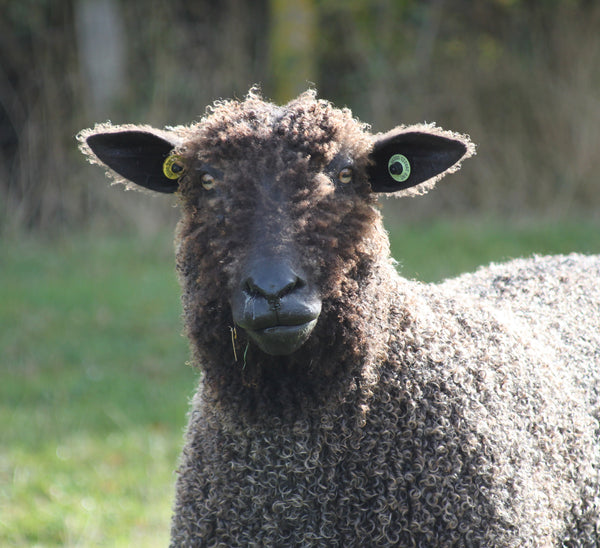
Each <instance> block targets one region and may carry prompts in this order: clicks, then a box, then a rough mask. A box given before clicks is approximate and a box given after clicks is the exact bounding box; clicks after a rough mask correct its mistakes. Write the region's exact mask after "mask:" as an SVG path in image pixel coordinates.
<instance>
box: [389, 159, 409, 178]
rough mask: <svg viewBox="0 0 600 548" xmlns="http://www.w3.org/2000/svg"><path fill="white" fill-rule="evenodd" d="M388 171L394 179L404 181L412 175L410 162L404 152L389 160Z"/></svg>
mask: <svg viewBox="0 0 600 548" xmlns="http://www.w3.org/2000/svg"><path fill="white" fill-rule="evenodd" d="M388 172H389V174H390V177H391V178H392V179H394V181H398V182H399V183H403V182H404V181H406V179H408V178H409V177H410V162H409V161H408V158H407V157H406V156H404V155H403V154H394V155H393V156H392V157H391V158H390V161H389V162H388Z"/></svg>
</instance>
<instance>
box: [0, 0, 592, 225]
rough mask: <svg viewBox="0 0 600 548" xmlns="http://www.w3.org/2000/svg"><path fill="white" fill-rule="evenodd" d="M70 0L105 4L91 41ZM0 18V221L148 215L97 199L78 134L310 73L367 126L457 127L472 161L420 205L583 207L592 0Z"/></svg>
mask: <svg viewBox="0 0 600 548" xmlns="http://www.w3.org/2000/svg"><path fill="white" fill-rule="evenodd" d="M86 6H87V7H89V6H96V7H97V8H99V9H101V11H100V12H98V13H105V14H107V13H108V14H110V13H112V20H111V21H109V23H106V22H105V23H102V18H101V17H97V20H95V21H93V23H95V25H93V28H95V29H96V31H97V32H99V33H100V34H99V37H98V36H97V37H96V42H94V44H95V46H92V47H91V49H90V47H87V48H86V47H84V46H85V44H86V43H87V42H86V40H87V41H88V42H89V40H90V39H91V37H90V35H91V34H92V33H90V32H86V31H85V30H86V27H85V25H84V23H83V21H84V20H85V17H84V16H83V15H82V14H84V12H85V10H86V9H87V8H86ZM102 10H104V11H102ZM0 11H1V13H2V17H1V18H0V61H1V63H0V65H1V66H2V74H1V76H2V78H0V217H2V221H1V222H0V229H4V230H7V229H8V228H15V229H17V230H18V229H22V228H30V229H35V228H36V227H37V228H41V229H44V230H49V229H51V230H57V229H61V228H62V229H66V230H70V229H72V228H73V227H78V226H82V225H85V224H86V223H87V222H89V220H90V219H97V218H107V219H109V220H110V221H109V223H110V224H114V223H118V224H121V225H123V224H125V225H127V224H129V225H135V226H140V223H146V225H147V223H148V219H149V218H156V219H157V224H160V223H161V222H162V219H163V218H164V215H168V212H169V210H170V208H169V206H168V205H165V206H163V205H157V204H158V201H154V202H153V203H152V205H151V206H149V210H150V212H151V213H150V214H142V215H139V214H135V213H132V211H135V209H134V210H132V209H130V208H129V206H123V205H122V204H121V197H120V195H118V194H117V193H114V192H106V190H105V189H104V188H103V187H104V186H105V185H104V184H103V183H104V179H103V177H102V175H101V174H100V172H99V171H94V170H90V169H89V168H88V167H86V165H85V164H84V162H83V161H82V159H81V158H80V156H79V155H78V153H77V151H76V149H75V142H74V136H75V134H76V133H77V131H78V130H79V129H80V128H82V127H86V126H89V125H92V124H93V123H94V122H95V121H103V120H105V119H107V118H110V119H112V120H113V122H115V123H121V122H127V121H131V122H147V123H151V124H154V125H158V126H162V125H166V124H176V123H187V122H189V121H190V120H192V119H194V118H197V117H199V116H201V115H202V113H203V109H204V107H205V105H207V104H209V103H210V102H212V100H214V99H215V98H219V97H230V96H232V95H233V96H235V95H237V96H241V95H243V94H245V92H246V91H247V90H248V88H249V87H250V86H251V85H252V84H254V83H261V84H262V86H263V88H264V92H265V95H267V96H269V97H273V98H274V99H276V100H277V101H285V100H287V99H289V98H290V96H291V95H294V94H295V93H297V91H298V90H300V89H303V88H305V87H306V86H308V85H309V82H312V83H314V84H315V85H316V86H317V88H318V89H319V91H320V94H321V96H324V97H327V98H329V99H331V100H333V101H334V102H336V103H337V104H340V105H348V106H350V107H351V108H352V109H353V110H354V112H355V113H356V114H357V115H358V116H359V117H361V118H362V119H363V120H365V121H369V122H372V124H373V127H374V129H375V130H377V131H384V130H387V129H389V128H390V127H392V126H394V125H396V124H397V123H399V122H405V123H413V122H421V121H424V120H426V121H436V122H437V123H439V125H441V126H444V127H448V128H452V129H456V130H458V131H461V132H468V133H470V134H471V136H472V138H473V140H474V141H475V142H477V143H478V144H479V156H478V157H477V158H476V159H475V160H474V161H472V162H470V163H469V164H468V165H467V166H465V168H464V170H463V171H462V172H461V175H460V177H459V178H458V179H457V178H455V180H454V181H453V182H452V185H448V186H451V190H448V191H447V192H446V193H445V194H444V193H441V194H439V195H438V194H436V195H435V196H434V197H433V199H432V200H430V201H428V202H427V204H429V205H428V207H427V208H425V209H424V210H423V211H421V213H422V214H424V215H425V216H431V215H433V214H434V213H435V214H437V213H436V212H437V211H438V210H440V209H442V210H443V211H445V212H447V213H448V214H455V215H456V214H460V215H462V214H464V213H465V212H469V211H474V210H479V211H488V212H493V213H495V214H496V215H501V216H504V217H509V216H510V217H517V218H519V217H523V216H526V215H529V214H532V213H533V214H539V213H540V212H545V213H548V212H550V213H551V214H552V215H554V216H558V217H563V218H566V217H577V216H581V215H585V216H591V217H594V216H597V211H598V210H599V209H600V208H599V207H598V206H599V205H600V190H599V185H598V175H597V174H598V173H599V171H600V155H598V154H597V150H598V149H599V145H600V142H599V139H600V137H599V135H598V132H597V131H596V128H597V127H598V125H599V124H600V101H599V99H598V94H597V90H598V88H599V86H600V58H599V56H600V53H599V52H600V33H598V32H597V29H598V26H599V24H600V5H599V4H598V3H597V2H593V1H590V0H549V1H547V2H537V1H534V0H483V1H481V2H476V3H474V2H468V1H467V0H430V1H427V2H419V1H417V0H349V1H339V0H327V1H325V0H294V1H290V2H282V1H279V0H269V1H267V0H261V1H260V2H258V3H257V2H239V1H236V0H226V1H224V2H210V1H208V0H201V1H199V2H193V3H190V2H185V1H184V0H173V1H172V2H169V3H164V2H160V1H159V0H149V1H147V2H140V1H132V2H124V1H122V0H60V1H53V2H50V1H34V0H26V1H23V2H13V1H11V0H0ZM103 25H104V26H103ZM102 29H104V31H102ZM102 32H105V33H108V34H106V36H104V37H103V35H102ZM116 43H121V44H122V51H121V52H120V54H119V55H120V58H121V59H120V63H119V64H118V66H120V67H121V68H120V69H119V70H118V71H117V72H118V81H119V85H117V86H116V87H115V89H114V90H113V92H112V96H109V97H108V98H107V99H106V100H103V101H99V100H98V94H99V93H100V91H99V87H101V84H99V83H98V78H97V77H96V79H94V78H92V77H91V74H92V73H93V68H94V67H95V66H97V65H99V64H100V61H101V60H102V59H103V58H104V57H106V56H107V53H108V50H107V49H106V47H107V45H108V44H113V45H114V44H116ZM90 51H91V53H90ZM104 80H107V78H104ZM100 82H102V79H100ZM144 211H146V210H145V209H144Z"/></svg>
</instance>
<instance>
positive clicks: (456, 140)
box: [368, 125, 475, 192]
mask: <svg viewBox="0 0 600 548" xmlns="http://www.w3.org/2000/svg"><path fill="white" fill-rule="evenodd" d="M474 153H475V146H474V145H473V143H472V142H471V141H470V140H469V138H468V137H466V136H464V135H459V134H457V133H452V132H451V131H444V130H442V129H440V128H436V127H435V126H430V125H419V126H409V127H397V128H394V129H393V130H391V131H388V132H387V133H384V134H382V135H377V136H376V137H375V141H374V144H373V150H372V152H371V155H370V160H371V164H370V166H369V168H368V176H369V181H370V183H371V188H372V190H373V192H397V191H399V190H405V189H407V188H411V187H416V186H417V185H421V184H422V183H427V184H423V185H422V186H421V187H420V188H419V189H415V190H417V192H418V191H426V190H428V189H429V188H431V187H432V186H433V185H434V184H435V183H436V182H437V181H438V180H439V179H441V178H442V177H443V176H444V175H446V174H448V173H452V172H454V171H456V170H457V169H458V168H459V167H460V163H461V161H462V160H464V159H465V158H468V157H469V156H472V155H473V154H474Z"/></svg>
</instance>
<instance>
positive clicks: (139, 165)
mask: <svg viewBox="0 0 600 548" xmlns="http://www.w3.org/2000/svg"><path fill="white" fill-rule="evenodd" d="M80 140H81V142H82V149H83V151H84V152H85V153H86V154H88V156H89V157H90V158H91V159H92V161H94V162H96V163H101V164H103V165H105V166H108V167H109V168H110V171H109V172H110V173H111V174H112V175H113V176H114V177H115V178H116V179H117V180H125V181H126V182H127V183H128V184H130V186H138V187H144V188H147V189H150V190H153V191H158V192H163V193H173V192H176V193H178V194H179V196H180V200H181V205H182V210H183V215H182V221H181V223H180V226H179V229H178V270H179V273H180V277H181V280H182V285H183V289H184V298H183V300H184V307H185V311H186V319H187V322H186V323H187V327H188V331H189V333H190V336H191V337H192V338H193V340H195V341H197V342H198V343H199V345H200V346H203V347H206V348H211V347H214V346H215V344H216V343H215V342H214V341H215V337H218V336H217V333H218V332H219V333H221V336H220V337H218V338H220V339H222V338H223V337H225V338H227V337H228V335H229V329H233V328H235V333H238V332H239V333H240V336H241V334H242V333H243V334H244V335H247V339H248V344H250V345H254V346H256V347H258V348H259V349H260V350H261V351H262V352H264V353H265V354H267V355H272V356H283V355H292V354H294V352H296V351H298V349H299V348H300V347H301V346H302V345H304V344H305V343H306V341H307V340H308V339H309V338H311V335H312V334H313V332H314V331H315V326H317V325H318V324H319V319H320V318H322V317H323V315H324V311H325V309H328V307H329V308H330V307H331V303H332V302H333V301H335V300H336V299H339V298H340V295H342V294H344V292H346V293H348V294H350V293H353V294H354V295H355V296H357V295H359V291H358V289H357V286H358V285H360V280H361V279H362V278H361V277H364V276H366V275H367V274H368V270H369V267H370V265H372V264H374V263H376V262H377V260H380V259H381V258H386V257H387V254H388V249H387V245H388V244H387V238H386V236H385V234H384V232H383V231H382V230H381V226H380V222H379V212H378V210H377V208H376V193H380V192H385V193H388V192H399V193H404V194H408V193H414V192H420V191H421V192H422V191H423V190H425V189H427V188H429V187H431V186H433V184H434V183H435V181H436V180H437V179H439V178H440V177H442V176H443V175H445V174H446V173H448V172H451V171H453V170H455V169H457V167H458V165H459V163H460V161H461V160H462V159H464V158H465V157H468V156H470V155H471V154H472V153H473V146H472V144H471V143H470V142H469V140H468V138H466V137H464V136H460V135H456V134H454V133H450V132H446V131H443V130H440V129H437V128H435V127H433V126H425V125H424V126H412V127H397V128H396V129H394V130H392V131H390V132H388V133H386V134H378V135H373V134H371V133H369V131H368V128H367V127H366V126H365V125H363V124H361V123H359V122H358V121H356V120H355V119H353V117H352V114H351V113H350V111H348V110H347V109H344V110H340V109H336V108H334V107H333V106H332V105H331V104H330V103H328V102H326V101H320V100H317V99H316V98H315V96H314V93H312V92H307V93H305V94H303V95H301V96H300V97H299V98H298V99H296V100H294V101H292V102H291V103H289V104H288V105H286V106H283V107H278V106H275V105H273V104H270V103H267V102H264V101H263V100H262V99H261V98H260V97H259V96H257V95H256V94H253V93H251V94H250V95H249V96H248V97H247V98H246V100H245V101H241V102H239V101H230V102H221V103H217V104H216V105H215V106H214V107H212V108H211V109H209V112H208V113H207V116H206V117H205V118H203V119H202V120H201V121H200V122H199V123H197V124H195V125H192V126H189V127H176V128H167V129H166V130H156V129H153V128H150V127H146V126H111V125H101V126H97V127H96V128H94V129H93V130H86V131H84V132H82V133H81V134H80ZM131 183H133V185H131ZM347 297H348V295H347ZM348 298H350V297H348ZM232 333H234V332H233V331H232ZM234 349H235V341H234ZM242 351H243V348H241V349H240V353H241V352H242Z"/></svg>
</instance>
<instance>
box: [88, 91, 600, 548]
mask: <svg viewBox="0 0 600 548" xmlns="http://www.w3.org/2000/svg"><path fill="white" fill-rule="evenodd" d="M135 129H136V127H135V126H134V127H130V126H127V127H126V128H123V126H120V127H113V126H107V125H104V126H97V127H96V128H95V129H93V130H88V131H86V132H83V133H82V134H81V137H80V139H81V141H82V143H83V144H82V149H83V150H84V152H85V153H86V154H88V155H90V156H91V157H92V158H93V160H94V161H96V162H99V163H102V164H105V165H108V166H110V167H112V168H113V169H115V170H116V171H117V173H118V174H120V176H121V177H128V178H130V181H132V182H133V183H134V184H136V185H141V186H147V187H148V188H152V186H151V185H155V182H153V181H158V184H159V185H163V186H161V187H160V188H168V187H167V186H165V185H167V184H168V182H165V181H162V180H160V178H155V179H152V177H158V176H156V175H155V173H154V172H152V173H151V172H150V171H147V172H146V171H144V172H143V174H142V175H139V173H137V172H136V173H135V174H134V175H127V174H125V170H123V169H122V168H121V164H120V162H121V161H122V160H121V158H122V155H113V156H111V155H110V154H108V153H106V151H105V150H104V149H103V148H102V147H101V145H102V146H104V142H103V141H102V142H100V141H98V142H96V141H94V136H96V135H99V134H102V135H103V136H105V137H106V135H108V137H106V139H108V140H111V137H114V135H116V134H117V133H119V134H121V132H123V131H124V130H125V131H129V130H135ZM141 131H142V132H150V133H152V134H154V135H156V136H158V137H159V138H160V139H164V138H166V139H167V140H168V141H169V142H170V143H171V145H170V147H171V148H172V149H173V150H172V152H175V153H177V154H178V155H179V156H178V158H179V161H180V162H181V164H182V166H184V168H185V172H184V175H183V176H182V177H181V178H180V179H179V180H178V181H177V190H178V192H179V195H180V198H181V207H182V220H181V222H180V224H179V227H178V231H177V237H176V246H177V269H178V272H179V276H180V280H181V285H182V289H183V298H182V299H183V306H184V317H185V325H186V331H187V334H188V336H189V338H190V341H191V348H192V352H193V355H194V360H195V363H196V364H197V365H198V367H199V368H200V369H201V371H202V373H203V376H202V381H201V386H200V389H199V391H198V393H197V395H196V397H195V399H194V402H193V405H192V411H191V413H190V420H189V426H188V430H187V442H186V446H185V449H184V453H183V457H182V461H181V466H180V469H179V477H178V481H177V495H176V503H175V516H174V519H173V526H172V540H171V542H172V546H182V547H191V546H222V547H232V546H327V547H329V546H338V547H349V546H357V547H364V546H420V547H438V546H465V547H467V546H481V547H515V548H516V547H519V548H521V547H525V546H535V547H543V546H571V547H575V546H597V545H598V534H599V519H600V518H599V515H600V487H599V485H600V481H599V474H600V445H599V438H600V431H599V423H598V418H599V409H598V408H599V405H600V404H599V386H598V379H599V376H600V374H599V372H600V284H599V283H598V280H599V279H600V258H599V257H585V256H577V255H572V256H568V257H555V258H539V257H535V258H532V259H529V260H518V261H514V262H511V263H507V264H504V265H492V266H490V267H488V268H484V269H481V270H479V271H477V272H476V273H474V274H468V275H464V276H461V277H459V278H457V279H454V280H449V281H447V282H444V283H441V284H437V285H430V284H421V283H418V282H415V281H409V280H406V279H403V278H401V277H400V276H399V275H398V274H397V273H396V271H395V269H394V267H393V265H392V261H391V259H390V257H389V244H388V238H387V234H386V233H385V231H384V229H383V226H382V223H381V216H380V213H379V210H378V209H377V206H376V194H375V193H374V192H372V190H376V189H377V188H376V183H375V181H374V180H375V178H376V177H379V175H377V173H379V172H378V171H377V169H378V165H376V164H378V163H381V158H380V156H381V154H380V153H379V152H377V151H381V150H384V151H385V152H386V154H387V148H386V147H387V146H388V144H387V143H392V145H393V146H399V145H398V143H400V142H402V143H404V140H405V139H406V140H408V141H410V142H409V143H408V144H407V145H406V147H407V148H406V151H407V152H405V153H406V155H407V157H409V159H410V160H411V165H412V167H413V172H418V170H419V169H421V167H420V166H421V165H422V166H424V167H423V170H425V171H424V173H426V175H423V177H421V178H420V179H419V180H418V181H419V182H418V184H417V183H415V184H413V185H412V186H411V187H406V188H401V190H400V192H401V193H403V194H410V193H414V192H415V191H416V192H419V191H421V190H424V189H427V188H429V187H431V186H432V184H433V183H434V182H435V181H436V180H437V179H439V178H440V177H441V176H443V175H445V174H446V173H448V172H450V171H454V170H455V169H457V167H458V165H459V163H460V160H462V159H464V158H466V157H468V156H470V155H471V154H472V153H473V146H472V145H471V144H470V142H469V141H468V139H467V138H466V137H464V136H459V135H456V134H452V133H450V132H444V131H442V130H439V129H437V128H435V127H433V126H413V127H411V128H398V129H397V130H395V133H393V135H392V132H390V134H385V135H383V136H381V135H376V136H374V135H372V134H370V133H369V132H368V128H367V127H366V126H364V125H362V124H360V123H359V122H357V121H356V120H355V119H353V117H352V114H351V113H350V112H349V111H348V110H340V109H336V108H334V107H333V106H332V105H331V104H330V103H328V102H325V101H321V100H317V99H316V98H315V94H314V93H313V92H307V93H305V94H303V95H301V96H300V97H299V98H297V99H296V100H294V101H292V102H291V103H289V104H287V105H285V106H283V107H277V106H275V105H272V104H270V103H267V102H265V101H263V100H262V99H261V98H260V96H259V95H258V94H257V93H256V92H251V93H250V94H249V96H248V97H247V98H246V99H245V100H244V101H226V102H220V103H217V104H215V106H214V107H212V108H211V109H210V110H209V112H207V115H206V116H205V117H204V118H203V119H202V120H201V121H200V122H199V123H197V124H195V125H192V126H190V127H186V128H181V127H179V128H172V129H171V130H169V129H167V130H163V132H157V131H156V130H152V129H151V128H150V129H149V128H146V127H142V129H141ZM169 132H172V134H171V135H170V136H168V137H165V136H166V135H167V134H168V133H169ZM431 136H433V139H434V140H433V141H430V140H429V137H431ZM137 137H139V135H138V136H137ZM137 137H136V135H133V134H129V133H127V134H125V133H123V141H124V142H125V141H127V140H129V139H130V138H131V139H134V138H136V139H137ZM158 137H157V138H158ZM103 138H104V137H103ZM438 138H439V139H441V140H442V141H444V142H445V140H448V141H452V142H454V143H458V145H460V148H459V150H460V153H457V155H456V157H455V158H454V157H453V158H454V159H453V160H452V161H451V162H448V163H447V165H446V164H443V167H439V169H438V170H437V171H436V172H435V173H429V172H428V171H427V169H429V167H428V166H430V165H433V163H435V162H437V161H438V160H437V159H436V158H438V156H439V155H438V156H435V155H430V154H431V151H430V148H431V147H434V148H435V147H437V146H438V145H437V143H438V141H437V140H435V139H438ZM111 142H112V141H111ZM440 142H441V141H440ZM160 143H161V141H156V145H157V147H158V148H159V149H160V148H161V146H159V145H160ZM126 144H127V143H126ZM392 145H390V146H392ZM119 146H121V145H119ZM403 146H404V145H403ZM411 147H413V148H414V150H416V151H418V153H415V155H414V157H413V156H410V154H411V153H412V151H413V148H411ZM168 149H169V147H167V149H166V151H165V152H161V154H162V157H161V159H160V162H159V164H161V163H162V161H163V159H164V157H165V155H166V154H169V153H170V152H169V150H168ZM131 150H133V149H131ZM137 150H138V149H136V151H137ZM437 150H438V149H437V148H436V152H435V154H438V152H437ZM135 154H137V152H135ZM419 154H424V155H426V156H427V162H424V163H422V164H419ZM440 154H442V153H440ZM444 154H445V153H444ZM434 156H435V157H434ZM413 158H414V161H413ZM140 162H141V160H140ZM140 162H138V163H140ZM390 162H391V160H390ZM440 165H442V164H440ZM348 169H350V170H351V173H352V181H351V183H347V179H348V177H347V176H346V175H347V174H348V171H344V170H348ZM383 169H384V171H385V172H386V173H387V171H386V170H387V169H390V173H391V168H389V167H388V166H387V156H386V166H384V168H383ZM113 175H114V173H113ZM411 176H412V175H411ZM115 177H116V178H119V176H118V175H117V176H115ZM396 180H397V179H396ZM409 181H410V179H409ZM388 183H389V184H393V181H391V180H390V181H387V182H386V184H388ZM155 188H156V186H155ZM162 191H165V190H162ZM257 256H258V259H257ZM264 257H266V259H265V261H266V262H267V264H270V262H271V261H273V264H274V265H275V264H279V263H280V262H281V261H280V260H279V259H280V258H281V257H283V258H284V259H285V260H284V261H283V262H286V261H287V262H289V263H290V264H292V266H293V268H294V269H295V270H296V271H298V272H300V273H301V274H298V277H299V279H300V278H302V284H299V283H297V284H296V285H295V286H294V288H293V291H296V292H301V291H308V289H307V287H308V288H310V287H316V288H317V290H316V292H315V294H318V300H319V303H320V313H319V315H318V321H317V322H316V325H315V327H314V329H313V330H312V332H311V333H310V335H309V336H308V339H307V340H306V342H304V343H303V344H302V345H301V346H300V347H299V348H297V349H294V350H293V351H290V352H289V353H269V352H267V351H264V349H263V348H262V347H261V345H260V344H257V343H256V341H255V340H254V339H253V338H252V337H251V336H249V334H248V332H246V330H245V329H244V328H243V327H241V326H240V325H239V322H237V323H236V321H237V320H236V318H235V317H234V316H235V314H234V312H232V310H235V297H234V296H235V295H236V294H237V293H239V292H240V291H241V292H242V293H244V292H245V293H244V294H245V295H246V298H247V299H248V302H250V301H251V302H253V303H254V301H255V300H258V298H257V297H256V292H253V291H252V290H251V288H250V289H249V285H248V282H245V284H241V285H240V280H241V279H243V276H244V271H245V270H247V269H248V268H249V266H248V265H252V264H255V263H253V261H256V260H259V259H260V260H262V258H264ZM261 264H262V263H261ZM273 268H275V266H273ZM267 271H269V270H268V268H267ZM303 284H306V287H304V285H303ZM290 287H292V286H290ZM240 288H241V289H240ZM286 291H292V289H289V290H286ZM236 292H237V293H236ZM311 295H312V296H313V297H314V295H313V294H311ZM286 298H288V296H287V293H282V296H281V299H280V300H281V305H282V306H283V305H284V304H285V302H286ZM311 298H312V297H311ZM253 299H254V300H253ZM278 299H279V298H278ZM277 303H278V304H277V306H279V300H277ZM246 304H247V303H246ZM269 306H271V305H269ZM277 306H275V305H273V307H272V308H273V310H271V311H272V312H273V313H276V312H277V310H278V308H277Z"/></svg>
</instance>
